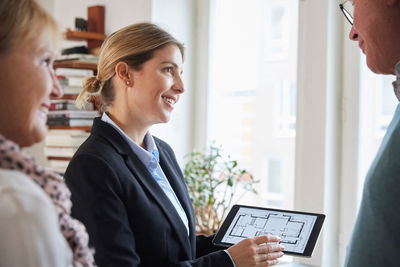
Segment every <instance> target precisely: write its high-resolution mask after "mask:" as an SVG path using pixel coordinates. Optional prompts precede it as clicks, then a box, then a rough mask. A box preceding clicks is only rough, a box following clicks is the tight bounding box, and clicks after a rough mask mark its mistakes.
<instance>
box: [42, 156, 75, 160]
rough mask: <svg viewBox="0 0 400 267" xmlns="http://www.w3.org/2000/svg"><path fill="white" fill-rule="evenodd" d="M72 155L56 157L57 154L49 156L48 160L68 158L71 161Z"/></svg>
mask: <svg viewBox="0 0 400 267" xmlns="http://www.w3.org/2000/svg"><path fill="white" fill-rule="evenodd" d="M71 159H72V157H58V156H57V157H56V156H48V157H47V160H68V161H70V160H71Z"/></svg>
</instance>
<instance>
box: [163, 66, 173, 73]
mask: <svg viewBox="0 0 400 267" xmlns="http://www.w3.org/2000/svg"><path fill="white" fill-rule="evenodd" d="M165 71H166V72H169V73H173V72H174V68H173V67H166V68H165Z"/></svg>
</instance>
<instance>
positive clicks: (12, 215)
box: [0, 169, 72, 267]
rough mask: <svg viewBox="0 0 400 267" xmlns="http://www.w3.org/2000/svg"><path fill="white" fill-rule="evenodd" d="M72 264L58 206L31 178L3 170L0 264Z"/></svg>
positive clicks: (27, 266) (52, 266)
mask: <svg viewBox="0 0 400 267" xmlns="http://www.w3.org/2000/svg"><path fill="white" fill-rule="evenodd" d="M22 266H24V267H64V266H66V267H67V266H68V267H69V266H72V251H71V249H70V248H69V246H68V244H67V242H66V240H65V238H64V237H63V235H62V233H61V231H60V226H59V223H58V219H57V212H56V210H55V207H54V205H53V203H52V201H51V200H50V198H49V197H48V196H47V195H46V193H45V192H44V191H43V190H42V189H41V188H40V187H39V185H37V184H36V183H35V182H34V181H33V180H31V178H29V177H27V176H26V175H25V174H23V173H21V172H17V171H13V170H6V169H0V267H22Z"/></svg>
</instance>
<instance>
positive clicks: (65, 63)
mask: <svg viewBox="0 0 400 267" xmlns="http://www.w3.org/2000/svg"><path fill="white" fill-rule="evenodd" d="M53 66H54V68H55V69H56V68H75V69H89V70H94V71H95V72H97V64H96V63H91V62H85V61H81V60H61V61H54V64H53Z"/></svg>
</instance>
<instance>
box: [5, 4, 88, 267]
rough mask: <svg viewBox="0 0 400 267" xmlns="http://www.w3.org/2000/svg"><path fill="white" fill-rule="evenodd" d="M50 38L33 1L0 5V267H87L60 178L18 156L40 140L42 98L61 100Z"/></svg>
mask: <svg viewBox="0 0 400 267" xmlns="http://www.w3.org/2000/svg"><path fill="white" fill-rule="evenodd" d="M57 36H58V30H57V27H56V23H55V22H54V20H53V18H52V17H51V16H49V15H48V14H47V13H46V12H45V11H44V10H43V9H42V8H41V7H40V6H39V5H38V4H37V3H36V2H35V1H34V0H2V1H1V2H0V62H1V65H0V114H1V115H0V266H7V267H10V266H11V267H13V266H15V267H17V266H18V267H20V266H37V267H39V266H40V267H44V266H48V267H55V266H71V265H74V266H93V256H92V254H91V252H90V251H89V249H88V246H87V241H88V238H87V233H86V231H85V228H84V227H83V225H82V224H81V223H79V222H78V221H76V220H74V219H72V218H71V217H70V215H69V212H70V208H71V202H70V199H69V197H70V192H69V190H68V189H67V187H66V185H65V184H64V182H63V179H62V178H61V177H60V176H58V175H57V174H54V173H52V172H50V171H48V170H46V169H44V168H42V167H40V166H38V165H37V163H36V162H35V161H34V159H33V158H31V157H29V156H28V155H26V154H24V153H23V151H22V150H21V147H27V146H31V145H33V144H35V143H37V142H40V141H42V140H43V138H44V137H45V134H46V119H47V112H48V109H49V106H50V97H60V96H61V95H62V91H61V89H60V87H59V85H58V82H57V80H56V78H55V75H54V71H53V65H52V63H53V58H54V52H55V51H54V41H55V39H56V37H57Z"/></svg>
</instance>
